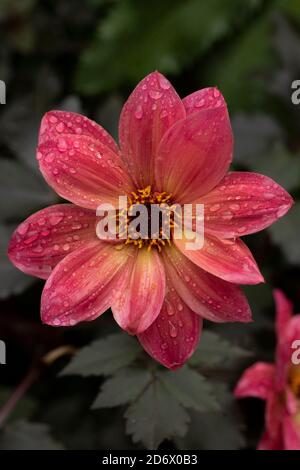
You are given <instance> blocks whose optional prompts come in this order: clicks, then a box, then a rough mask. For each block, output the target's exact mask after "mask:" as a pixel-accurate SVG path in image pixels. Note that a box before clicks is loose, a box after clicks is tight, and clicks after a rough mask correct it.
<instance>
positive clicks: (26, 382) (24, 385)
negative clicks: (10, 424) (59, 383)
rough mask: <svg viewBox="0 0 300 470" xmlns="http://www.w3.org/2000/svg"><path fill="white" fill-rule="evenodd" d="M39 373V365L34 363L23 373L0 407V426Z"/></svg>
mask: <svg viewBox="0 0 300 470" xmlns="http://www.w3.org/2000/svg"><path fill="white" fill-rule="evenodd" d="M39 373H40V367H38V366H37V365H36V364H35V365H34V366H32V367H31V368H30V369H29V371H28V373H27V374H26V375H25V377H24V379H23V380H22V382H21V383H20V384H19V385H18V387H17V388H16V389H15V391H14V392H13V393H12V395H11V396H10V397H9V399H8V400H7V402H6V403H5V404H4V405H3V407H2V408H1V409H0V427H2V426H3V424H4V423H5V421H6V420H7V418H8V417H9V416H10V414H11V413H12V412H13V411H14V409H15V407H16V406H17V404H18V403H19V401H20V400H21V399H22V398H23V396H24V395H25V393H26V392H27V390H28V389H29V388H30V387H31V385H32V384H33V382H34V381H35V380H36V378H37V377H38V375H39Z"/></svg>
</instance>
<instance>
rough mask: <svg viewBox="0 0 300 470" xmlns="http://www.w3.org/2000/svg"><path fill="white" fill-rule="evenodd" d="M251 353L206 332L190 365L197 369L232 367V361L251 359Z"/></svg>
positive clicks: (214, 334)
mask: <svg viewBox="0 0 300 470" xmlns="http://www.w3.org/2000/svg"><path fill="white" fill-rule="evenodd" d="M249 355H250V353H249V352H248V351H245V350H244V349H242V348H240V347H239V346H235V345H234V344H231V343H230V342H229V341H227V340H226V339H224V338H222V337H221V336H219V335H218V334H216V333H213V332H211V331H204V332H203V334H202V337H201V340H200V344H199V346H198V348H197V350H196V351H195V353H194V354H193V356H192V357H191V359H190V360H189V364H190V365H191V366H195V367H203V368H205V369H209V368H212V367H216V366H221V365H222V366H223V365H230V361H231V363H232V361H234V360H237V359H242V358H245V357H249Z"/></svg>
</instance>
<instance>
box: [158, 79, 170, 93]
mask: <svg viewBox="0 0 300 470" xmlns="http://www.w3.org/2000/svg"><path fill="white" fill-rule="evenodd" d="M158 82H159V85H160V87H161V88H162V89H163V90H169V88H171V83H170V82H169V80H167V79H166V78H165V77H163V76H162V75H160V76H159V78H158Z"/></svg>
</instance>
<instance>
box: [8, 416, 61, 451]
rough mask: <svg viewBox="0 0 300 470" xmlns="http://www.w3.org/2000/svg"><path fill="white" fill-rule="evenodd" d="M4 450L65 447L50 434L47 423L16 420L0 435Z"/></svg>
mask: <svg viewBox="0 0 300 470" xmlns="http://www.w3.org/2000/svg"><path fill="white" fill-rule="evenodd" d="M0 449H2V450H62V449H63V447H62V446H61V445H60V444H59V443H58V442H56V441H55V440H54V439H53V437H52V436H51V435H50V431H49V427H48V426H47V425H46V424H40V423H29V422H27V421H16V422H15V423H12V424H10V425H8V426H7V427H6V428H5V429H4V431H3V432H2V433H1V435H0Z"/></svg>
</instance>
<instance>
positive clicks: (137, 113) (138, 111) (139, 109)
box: [134, 104, 143, 119]
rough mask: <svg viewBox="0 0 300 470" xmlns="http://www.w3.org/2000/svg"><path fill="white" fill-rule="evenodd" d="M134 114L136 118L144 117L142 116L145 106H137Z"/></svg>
mask: <svg viewBox="0 0 300 470" xmlns="http://www.w3.org/2000/svg"><path fill="white" fill-rule="evenodd" d="M134 115H135V117H136V119H142V117H143V108H142V106H141V105H140V104H139V105H138V106H137V108H136V110H135V113H134Z"/></svg>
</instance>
